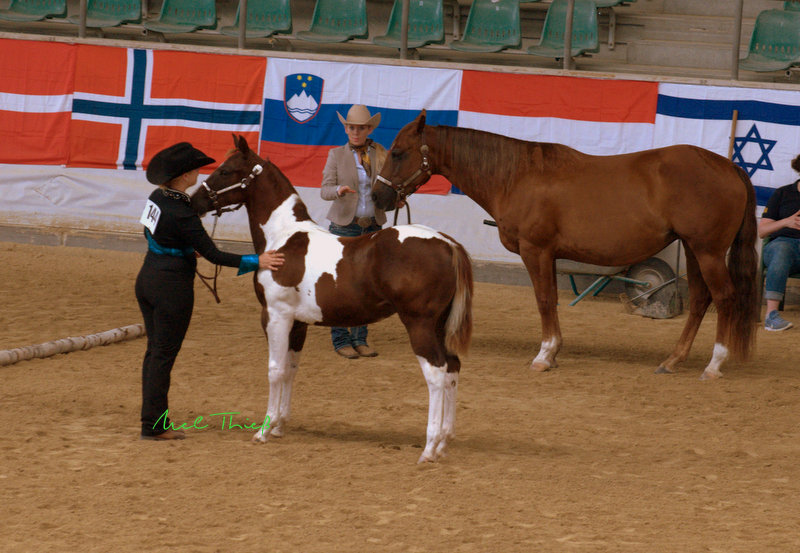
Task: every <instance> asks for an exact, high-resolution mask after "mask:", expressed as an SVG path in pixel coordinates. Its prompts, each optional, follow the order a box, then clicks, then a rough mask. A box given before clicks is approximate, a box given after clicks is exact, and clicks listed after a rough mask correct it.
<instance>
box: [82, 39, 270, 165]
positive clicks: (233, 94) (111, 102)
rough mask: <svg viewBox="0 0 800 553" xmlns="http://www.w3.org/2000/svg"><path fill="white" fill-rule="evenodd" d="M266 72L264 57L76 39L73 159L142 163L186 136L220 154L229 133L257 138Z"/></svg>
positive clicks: (88, 162)
mask: <svg viewBox="0 0 800 553" xmlns="http://www.w3.org/2000/svg"><path fill="white" fill-rule="evenodd" d="M265 70H266V59H265V58H260V57H251V56H232V55H231V56H228V55H220V54H197V53H191V52H173V51H153V50H140V49H133V48H110V47H103V46H90V45H79V46H78V52H77V60H76V64H75V95H74V99H73V105H72V122H71V125H70V130H71V132H70V148H69V162H68V164H69V165H70V166H73V167H98V168H118V169H131V170H133V169H142V168H145V167H147V164H148V162H149V161H150V159H152V157H153V155H155V154H156V153H157V152H158V151H160V150H162V149H163V148H166V147H167V146H170V145H172V144H174V143H176V142H182V141H187V142H191V143H192V144H193V145H194V146H195V147H197V148H199V149H200V150H202V151H204V152H205V153H207V154H208V155H210V156H211V157H213V158H215V159H217V160H221V158H224V153H225V152H226V151H228V150H229V149H230V148H231V146H232V144H233V142H232V139H231V133H236V134H241V135H243V136H244V137H245V138H246V139H247V140H248V142H250V143H251V144H257V143H258V135H259V128H260V124H261V99H262V90H263V86H264V72H265ZM215 166H216V164H215V165H214V166H210V167H207V168H204V171H205V170H208V171H210V170H212V169H213V168H214V167H215Z"/></svg>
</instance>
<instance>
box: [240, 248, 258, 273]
mask: <svg viewBox="0 0 800 553" xmlns="http://www.w3.org/2000/svg"><path fill="white" fill-rule="evenodd" d="M256 269H258V256H257V255H256V254H254V253H251V254H249V255H243V256H242V260H241V261H240V262H239V272H238V273H236V276H239V275H243V274H245V273H250V272H252V271H255V270H256Z"/></svg>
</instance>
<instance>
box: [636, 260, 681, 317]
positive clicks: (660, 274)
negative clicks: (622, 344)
mask: <svg viewBox="0 0 800 553" xmlns="http://www.w3.org/2000/svg"><path fill="white" fill-rule="evenodd" d="M625 276H626V277H627V278H628V279H630V280H631V281H634V282H626V283H625V293H626V294H627V295H628V298H629V299H630V301H631V303H632V304H633V305H635V306H636V307H638V308H639V309H638V310H637V311H639V312H640V314H641V315H644V316H645V317H651V318H654V319H668V318H670V317H674V316H675V315H678V314H679V313H680V312H681V311H683V302H682V300H681V296H680V294H679V293H678V292H677V286H676V284H675V282H676V279H675V272H674V271H673V270H672V267H670V266H669V264H668V263H667V262H666V261H664V260H663V259H659V258H657V257H651V258H649V259H645V260H644V261H642V262H641V263H637V264H636V265H633V266H631V267H630V268H629V269H628V272H627V274H626V275H625ZM667 283H669V284H667Z"/></svg>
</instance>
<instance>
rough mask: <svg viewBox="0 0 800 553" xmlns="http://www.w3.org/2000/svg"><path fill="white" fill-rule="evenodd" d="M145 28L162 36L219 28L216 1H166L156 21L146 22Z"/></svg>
mask: <svg viewBox="0 0 800 553" xmlns="http://www.w3.org/2000/svg"><path fill="white" fill-rule="evenodd" d="M144 28H145V29H147V30H148V31H154V32H156V33H162V34H177V33H191V32H194V31H197V30H199V29H216V28H217V8H216V5H215V3H214V0H164V3H163V4H162V5H161V12H160V13H159V14H158V19H157V20H155V21H145V23H144Z"/></svg>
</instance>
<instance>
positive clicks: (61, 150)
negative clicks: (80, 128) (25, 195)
mask: <svg viewBox="0 0 800 553" xmlns="http://www.w3.org/2000/svg"><path fill="white" fill-rule="evenodd" d="M68 131H69V112H63V113H23V112H18V111H2V110H0V163H32V164H37V165H63V164H65V163H66V162H67V152H68V148H67V145H68Z"/></svg>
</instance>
